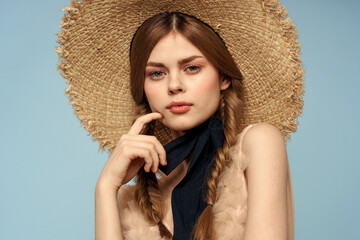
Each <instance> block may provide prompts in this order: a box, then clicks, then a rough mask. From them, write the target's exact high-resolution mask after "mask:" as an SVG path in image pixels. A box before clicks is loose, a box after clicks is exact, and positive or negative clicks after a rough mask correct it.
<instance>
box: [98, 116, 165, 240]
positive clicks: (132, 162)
mask: <svg viewBox="0 0 360 240" xmlns="http://www.w3.org/2000/svg"><path fill="white" fill-rule="evenodd" d="M160 118H162V115H161V114H159V113H149V114H146V115H143V116H141V117H139V118H137V119H136V121H135V123H134V124H133V125H132V127H131V128H130V130H129V132H128V133H127V134H123V135H122V136H121V138H120V140H119V142H118V143H117V145H116V147H115V149H114V150H113V151H112V153H111V155H110V157H109V159H108V161H107V162H106V164H105V166H104V168H103V170H102V171H101V174H100V176H99V179H98V182H97V184H96V189H95V239H96V240H120V239H123V238H122V233H121V225H120V216H119V207H118V205H117V204H118V202H117V195H118V191H119V189H120V187H121V186H122V185H123V184H125V183H127V182H128V181H129V180H131V179H132V178H133V177H134V176H135V175H136V173H137V172H138V171H139V169H140V168H141V167H144V170H145V171H146V172H150V171H153V172H154V173H156V172H157V171H158V166H159V164H162V165H166V153H165V149H164V147H163V146H162V145H161V143H160V142H159V141H158V140H157V139H156V137H154V136H147V135H141V134H140V132H141V130H142V129H143V126H144V125H145V124H147V123H149V122H150V121H152V120H155V119H160Z"/></svg>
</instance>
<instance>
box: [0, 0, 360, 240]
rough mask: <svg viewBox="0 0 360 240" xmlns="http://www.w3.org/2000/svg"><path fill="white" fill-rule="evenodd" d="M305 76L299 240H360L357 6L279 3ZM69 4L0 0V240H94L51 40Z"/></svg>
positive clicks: (88, 190)
mask: <svg viewBox="0 0 360 240" xmlns="http://www.w3.org/2000/svg"><path fill="white" fill-rule="evenodd" d="M282 2H283V3H284V4H285V6H286V7H287V9H288V11H289V15H290V17H291V18H292V19H293V21H294V22H295V23H296V25H297V29H298V31H299V34H300V35H299V36H300V38H299V39H300V42H301V44H302V56H301V57H302V60H303V62H304V67H305V69H306V75H305V77H306V78H305V88H306V93H305V96H304V99H305V105H304V111H303V115H302V116H301V117H299V119H298V120H299V122H300V124H299V126H298V131H297V132H296V133H294V134H292V141H291V142H289V143H288V148H287V149H288V156H289V161H290V166H291V173H292V181H293V188H294V198H295V225H296V226H295V227H296V229H295V235H296V236H295V237H296V239H297V240H302V239H306V240H312V239H314V240H318V239H327V240H338V239H349V240H351V239H353V240H358V239H360V231H359V225H360V217H359V216H360V207H359V205H360V204H359V202H360V199H359V196H360V190H359V189H360V187H359V184H360V177H359V170H360V161H359V160H360V157H359V154H358V151H359V145H360V141H359V134H360V127H359V125H358V124H359V118H360V81H359V80H360V79H359V78H360V74H359V67H360V64H359V57H360V54H359V53H360V48H359V43H360V27H359V26H360V24H359V23H360V14H359V8H360V1H357V0H343V1H338V0H336V1H335V0H301V1H299V0H297V1H295V0H292V1H291V0H286V1H282ZM68 3H69V2H68V0H56V1H49V0H33V1H25V0H17V1H3V0H1V4H0V8H1V14H0V23H1V30H0V80H1V84H0V98H1V100H0V111H1V113H0V114H1V117H0V127H1V131H0V134H1V135H0V150H1V151H0V239H3V240H7V239H16V240H20V239H21V240H22V239H24V240H25V239H34V240H35V239H36V240H42V239H44V240H45V239H46V240H48V239H51V240H56V239H59V240H64V239H69V240H70V239H74V240H75V239H76V240H79V239H94V188H95V184H96V182H97V179H98V176H99V174H100V172H101V170H102V167H103V166H104V164H105V162H106V161H107V158H108V154H107V153H101V152H99V151H98V146H99V145H98V143H97V142H92V140H91V138H90V137H89V136H87V134H86V132H85V130H84V129H83V128H82V127H81V124H80V121H79V120H78V119H77V118H76V117H75V115H74V114H73V110H72V107H71V105H70V104H69V103H68V102H67V98H66V97H65V96H64V91H65V88H66V84H65V80H64V79H63V78H61V76H60V74H59V72H58V71H57V69H56V64H57V62H58V56H57V53H56V52H55V51H54V48H55V46H56V45H57V44H56V39H57V38H56V36H55V34H56V33H57V32H58V31H59V22H60V20H61V18H62V16H63V12H62V11H60V9H61V8H63V7H65V6H67V5H68Z"/></svg>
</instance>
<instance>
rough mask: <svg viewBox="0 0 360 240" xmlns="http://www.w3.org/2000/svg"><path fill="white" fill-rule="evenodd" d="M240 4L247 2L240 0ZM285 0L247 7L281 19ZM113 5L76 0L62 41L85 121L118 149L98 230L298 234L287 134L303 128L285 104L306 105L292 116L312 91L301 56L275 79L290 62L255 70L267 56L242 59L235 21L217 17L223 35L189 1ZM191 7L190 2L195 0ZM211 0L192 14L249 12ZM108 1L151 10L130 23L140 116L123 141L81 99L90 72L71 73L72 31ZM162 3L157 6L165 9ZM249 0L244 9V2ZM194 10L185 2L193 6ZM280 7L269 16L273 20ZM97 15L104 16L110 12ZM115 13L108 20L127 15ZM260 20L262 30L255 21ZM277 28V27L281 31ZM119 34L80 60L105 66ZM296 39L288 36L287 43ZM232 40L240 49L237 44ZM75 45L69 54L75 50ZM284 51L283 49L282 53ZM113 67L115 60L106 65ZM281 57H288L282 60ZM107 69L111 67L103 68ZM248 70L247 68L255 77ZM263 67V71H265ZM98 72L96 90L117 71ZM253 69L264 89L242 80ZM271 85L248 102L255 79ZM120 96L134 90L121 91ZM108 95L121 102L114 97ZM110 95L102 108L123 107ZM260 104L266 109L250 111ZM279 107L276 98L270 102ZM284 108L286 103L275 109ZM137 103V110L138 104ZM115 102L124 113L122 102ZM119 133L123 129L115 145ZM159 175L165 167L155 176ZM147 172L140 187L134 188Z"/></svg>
mask: <svg viewBox="0 0 360 240" xmlns="http://www.w3.org/2000/svg"><path fill="white" fill-rule="evenodd" d="M165 2H166V1H165ZM165 2H163V3H162V4H163V5H161V3H156V4H158V6H161V7H162V8H164V4H165ZM234 3H236V1H234V2H231V4H234ZM274 3H276V2H274V1H264V2H263V6H261V5H260V4H258V3H255V2H254V1H250V0H249V1H244V5H246V4H249V5H247V6H246V7H244V9H246V10H251V9H255V10H256V11H257V12H258V13H260V14H258V15H257V16H256V17H261V16H264V12H265V13H267V14H268V15H269V16H270V15H271V13H272V12H274V11H275V10H276V11H278V12H277V14H278V17H279V18H280V19H282V18H283V17H284V13H283V12H281V10H283V9H281V6H280V7H279V6H278V5H276V4H274ZM107 4H108V3H103V4H102V5H96V4H95V3H86V2H85V3H84V4H81V3H76V2H73V8H68V9H67V10H68V12H69V16H70V17H69V18H68V19H67V16H65V18H64V20H65V21H64V23H63V31H64V32H63V35H60V44H62V45H63V48H59V50H58V52H59V53H60V55H61V56H62V57H63V59H62V60H63V62H62V64H61V65H60V68H61V70H62V71H63V74H64V77H65V78H67V79H68V80H69V81H70V87H69V89H68V94H69V95H70V96H71V97H72V98H71V100H72V103H73V105H74V108H75V110H76V111H77V114H78V116H79V118H80V119H81V120H82V121H84V122H85V123H86V124H85V127H86V128H87V130H88V131H89V132H91V133H92V134H93V136H94V137H95V138H96V139H98V140H100V143H101V145H102V146H104V147H108V149H109V150H110V151H111V155H110V158H109V160H108V161H107V163H106V165H105V166H104V169H103V170H102V172H101V174H100V177H99V179H98V183H97V187H96V195H95V196H96V200H95V201H96V206H95V207H96V209H95V211H96V216H95V218H96V219H95V221H96V225H95V228H96V239H122V238H124V239H145V238H146V239H162V238H167V239H170V238H172V239H190V238H195V239H265V238H266V239H293V203H292V189H291V178H290V173H289V171H288V169H289V167H288V160H287V156H286V147H285V142H284V137H283V136H287V134H286V133H288V132H289V130H293V131H294V130H295V129H294V126H293V128H291V124H289V123H288V122H286V120H284V118H283V114H284V112H286V111H285V109H281V107H280V108H279V105H281V104H283V105H285V106H286V108H287V109H286V110H287V112H286V114H288V115H287V117H288V118H289V116H291V115H292V116H291V117H294V114H296V113H299V112H297V111H294V110H293V109H292V110H290V113H289V109H290V107H289V99H290V100H291V101H292V104H293V105H295V106H296V107H297V108H299V106H302V102H301V101H299V100H298V99H295V98H296V97H297V96H299V95H301V94H302V91H301V90H302V88H301V86H300V87H299V84H300V85H301V82H296V83H295V84H294V79H295V81H300V80H301V77H302V72H301V68H300V67H299V65H296V66H293V67H292V69H291V71H294V69H295V70H297V72H296V73H294V72H291V76H289V77H288V76H285V77H282V78H281V79H280V78H276V77H275V78H274V79H273V80H272V81H271V80H268V79H269V78H272V77H273V76H271V73H275V74H278V73H279V72H280V73H281V74H284V75H286V74H288V71H287V70H283V69H281V68H279V67H277V68H276V66H274V65H275V64H273V62H272V60H271V58H268V59H266V60H259V61H258V62H261V61H265V62H267V64H265V65H263V66H261V67H254V66H253V65H256V64H254V63H252V64H247V65H244V68H241V64H239V61H240V62H241V61H242V60H244V59H242V58H239V57H238V55H237V51H234V48H232V46H236V44H235V45H231V43H234V39H235V40H238V41H240V42H241V40H242V38H240V36H241V34H239V33H237V32H235V33H234V32H231V29H230V27H231V25H228V28H225V30H223V29H222V28H221V27H222V26H221V25H217V27H220V29H218V31H220V32H221V33H222V35H221V36H222V37H223V39H224V41H225V43H224V41H223V40H222V38H221V37H220V36H219V35H218V34H217V33H216V31H214V27H211V26H209V25H207V24H206V23H204V22H202V21H201V20H199V19H198V18H196V17H193V16H191V14H190V15H187V14H184V13H180V12H177V10H178V9H182V8H180V6H183V4H184V3H183V1H182V2H181V3H180V2H179V3H176V2H175V3H174V2H171V4H172V5H169V6H167V7H165V8H166V9H165V11H164V10H163V9H162V8H160V7H159V8H157V7H156V6H153V5H154V4H155V3H153V2H151V1H149V2H147V3H142V5H141V4H140V3H138V2H136V1H134V2H130V3H126V4H122V3H112V4H113V5H112V6H111V7H109V6H108V5H107ZM156 4H155V5H156ZM188 4H189V6H188V7H189V9H191V7H190V5H191V4H192V3H188ZM207 4H208V5H210V7H207V6H205V5H204V6H202V8H200V7H199V6H198V8H199V9H198V10H196V11H194V12H193V15H196V14H198V16H201V17H202V18H203V19H206V17H204V16H202V13H201V12H202V11H204V12H206V11H205V10H208V11H210V13H207V14H208V16H207V18H208V19H213V18H214V17H215V15H214V14H219V12H220V13H221V11H223V12H224V13H232V14H233V15H234V16H238V15H239V12H236V11H235V12H231V10H229V9H230V8H228V7H229V6H226V4H229V3H228V2H227V3H226V2H223V3H219V2H211V3H207ZM212 4H213V5H214V4H215V5H216V6H215V7H214V6H213V5H212ZM217 4H219V5H217ZM165 5H166V4H165ZM99 6H103V9H106V10H105V11H104V13H106V14H108V16H118V15H116V13H115V12H116V11H119V9H122V10H124V7H127V8H128V9H131V10H130V11H131V12H134V13H141V14H140V15H142V14H143V15H145V16H144V17H146V16H148V18H146V19H145V20H146V21H144V22H143V23H142V24H141V26H140V27H139V26H137V23H136V20H134V19H131V18H130V20H128V21H129V24H130V25H131V26H133V25H135V26H137V27H138V29H136V33H135V31H133V34H132V35H131V44H130V67H131V69H130V85H131V87H130V89H131V94H132V97H133V99H134V102H135V105H136V114H137V115H136V116H135V117H134V123H133V124H132V125H131V126H130V129H129V130H128V132H123V133H122V134H120V135H118V134H113V135H114V136H113V138H112V139H111V137H109V136H105V134H104V133H103V132H102V131H96V130H95V128H94V126H96V123H95V121H91V120H89V118H88V119H86V117H83V115H82V113H81V112H82V110H83V107H84V105H83V104H82V103H80V99H81V96H79V95H81V94H79V91H78V90H74V88H73V87H76V82H75V81H76V80H75V79H76V78H80V77H79V76H77V77H74V76H71V77H70V75H71V74H73V73H74V71H71V70H70V72H71V73H69V66H70V65H71V63H70V62H71V60H73V59H75V58H71V57H69V55H71V53H69V52H70V51H69V50H71V49H74V50H75V49H77V48H76V47H69V46H70V44H69V46H66V44H67V43H70V42H71V41H68V39H69V37H70V35H71V34H72V33H76V32H78V31H79V29H90V28H89V25H88V24H87V23H86V21H88V20H89V19H91V18H88V19H87V18H86V17H85V16H86V14H88V13H91V10H92V9H95V10H99V9H101V8H100V7H99ZM139 6H140V7H139ZM137 8H139V9H137ZM155 9H156V12H158V14H155V15H154V11H153V10H155ZM214 9H217V10H216V11H214ZM219 9H220V10H219ZM239 9H240V10H239V11H240V12H241V8H239ZM95 10H94V11H95ZM175 10H176V11H175ZM200 10H202V11H200ZM184 11H186V10H183V11H182V12H184ZM229 11H230V12H229ZM95 12H96V11H95ZM95 12H93V14H95ZM144 12H145V13H146V14H144ZM242 13H243V12H242ZM117 14H119V12H118V13H117ZM227 15H228V14H226V15H222V17H223V18H225V19H226V20H225V22H226V21H227V23H231V21H229V20H230V19H233V18H232V17H233V16H227ZM134 16H136V14H134ZM269 16H266V17H265V18H268V19H271V17H269ZM127 17H129V16H128V15H127ZM241 17H244V18H245V19H246V17H249V18H248V19H247V21H248V22H251V20H253V19H256V18H253V19H251V18H250V17H252V16H251V15H250V14H248V15H247V14H244V13H243V14H242V15H241ZM272 17H273V16H272ZM98 19H99V21H100V19H103V18H100V17H99V18H98ZM110 19H111V18H109V19H107V21H113V22H112V23H115V22H116V21H117V20H110ZM272 20H273V19H272ZM91 21H94V20H93V19H91ZM239 21H240V20H239ZM242 21H244V20H242ZM94 22H95V21H94ZM259 22H264V21H261V20H260V21H259ZM108 23H109V22H108ZM97 24H98V26H101V27H104V28H106V26H108V25H109V24H104V23H96V24H95V25H97ZM282 24H283V25H282V26H281V27H284V26H286V22H285V21H284V22H283V23H282ZM82 25H85V26H86V27H82ZM79 26H80V28H78V29H77V27H79ZM289 26H290V25H289ZM291 26H292V25H291ZM242 27H244V25H242ZM239 29H241V28H239ZM251 29H252V31H254V30H257V28H256V24H254V26H252V27H251ZM259 29H261V27H259ZM269 29H271V28H269ZM272 30H273V29H272ZM276 30H278V29H275V30H273V31H274V32H276ZM67 31H69V32H67ZM101 31H103V34H105V35H106V34H108V33H107V31H106V29H102V30H101ZM223 31H225V32H223ZM226 31H229V32H231V33H226ZM252 31H247V32H246V31H244V32H243V34H250V33H251V32H252ZM292 31H294V30H292ZM120 32H122V33H124V32H126V30H123V29H121V30H120ZM131 32H132V30H130V31H128V34H130V33H131ZM290 32H291V31H289V32H288V33H290ZM90 35H91V34H90ZM114 35H115V36H118V35H116V34H114ZM270 35H271V34H270ZM77 36H78V37H79V39H76V40H77V42H79V41H81V40H82V39H81V37H82V36H83V34H79V33H77ZM115 36H111V37H110V36H108V37H107V38H103V37H101V36H100V35H99V36H98V38H93V36H92V37H91V38H90V39H91V41H93V42H96V43H93V44H95V45H96V48H91V47H90V48H89V49H95V52H91V51H90V50H89V53H90V54H87V55H89V56H84V55H83V54H82V55H81V59H85V60H80V61H83V62H87V60H89V61H90V59H92V58H98V59H101V60H98V61H96V63H97V64H99V63H100V62H102V63H103V62H104V61H106V59H107V58H108V54H109V52H110V51H105V50H104V51H102V49H104V48H105V49H107V48H110V49H112V51H114V50H115V49H117V48H114V45H111V44H110V46H111V47H109V45H108V44H105V43H107V42H111V41H110V40H109V39H112V40H115V39H116V38H114V37H115ZM263 37H264V38H265V40H264V42H266V43H267V45H266V47H263V48H262V49H259V52H261V51H263V50H264V49H266V50H272V51H274V50H273V49H272V48H269V46H272V45H273V46H274V48H275V49H276V50H277V51H279V52H282V51H283V50H284V49H282V48H281V47H279V45H280V44H279V43H278V42H272V39H271V38H269V39H267V38H266V36H263ZM122 38H126V37H122ZM231 38H232V39H231ZM249 38H250V37H249ZM104 39H105V40H104ZM243 39H246V38H243ZM61 40H64V41H61ZM280 40H282V39H280ZM292 40H294V39H292ZM295 40H296V38H295ZM97 41H98V42H97ZM280 43H281V41H280ZM228 44H229V45H228ZM248 44H249V43H247V42H242V43H241V45H242V46H245V47H246V48H243V51H244V52H246V51H249V50H251V46H249V45H248ZM296 44H297V42H296V41H295V43H294V42H293V43H292V45H291V46H292V47H293V46H295V47H296V46H297V45H296ZM89 45H91V44H89ZM227 46H228V47H227ZM289 46H290V45H289V44H288V46H287V47H289ZM228 48H229V49H232V52H231V53H230V51H229V50H228ZM66 50H68V51H67V52H66V54H67V55H66V54H65V53H64V52H65V51H66ZM235 50H238V49H235ZM285 52H286V51H285ZM105 53H106V54H105ZM290 53H291V52H290ZM252 54H254V55H256V51H253V52H250V53H248V56H247V57H248V59H247V60H249V58H250V57H249V56H250V55H252ZM296 54H298V53H295V54H294V53H292V55H291V54H289V53H288V56H286V57H285V59H290V61H289V60H288V62H287V63H283V64H284V65H285V66H287V64H289V63H290V62H291V60H293V59H294V58H296ZM275 55H276V54H275ZM73 56H75V55H73ZM78 56H80V55H78ZM256 56H257V57H259V56H263V57H264V56H267V57H268V56H271V57H273V56H274V54H273V53H270V54H268V55H266V54H263V55H262V53H260V54H257V55H256ZM291 57H292V58H293V59H291ZM297 57H298V56H297ZM278 59H280V57H277V59H275V60H278ZM296 60H299V59H296ZM110 62H111V61H110ZM300 63H301V62H300ZM88 64H89V63H86V64H84V65H83V66H86V65H88ZM104 64H105V65H106V62H105V63H104ZM277 64H279V65H282V64H281V63H280V62H277ZM80 65H81V64H80ZM123 65H124V63H123ZM98 66H100V69H101V65H98ZM239 66H240V69H239ZM269 66H270V68H269ZM70 68H71V67H70ZM274 68H276V69H274ZM290 68H291V67H290ZM107 69H109V68H107ZM103 70H104V69H103ZM240 71H243V72H244V77H243V76H242V74H241V73H240ZM256 71H261V73H260V74H258V73H256ZM277 71H279V72H277ZM79 72H81V71H79ZM249 72H250V73H249ZM251 72H253V74H255V75H256V74H258V78H261V79H262V80H264V81H263V82H262V80H261V79H260V80H259V79H257V78H256V77H254V76H252V73H251ZM266 74H269V75H266ZM281 74H280V75H281ZM94 75H95V76H92V77H91V78H93V79H95V80H87V83H88V84H89V85H90V87H89V86H86V87H85V88H87V89H90V90H91V89H94V88H95V86H94V85H93V86H92V87H91V85H92V84H94V83H97V82H99V81H100V82H101V80H104V79H107V78H111V77H114V76H115V74H110V73H108V72H105V73H104V72H103V75H105V76H102V77H101V76H100V77H99V76H98V75H97V74H96V72H94ZM246 77H248V78H249V79H251V77H252V78H253V81H254V83H255V84H254V85H255V86H253V87H254V88H252V89H250V90H249V89H247V87H249V86H250V85H249V84H245V83H243V81H245V80H246V79H247V78H246ZM85 78H86V77H85ZM287 78H288V80H284V82H285V81H291V82H292V83H291V84H292V86H293V87H292V89H291V90H290V92H291V91H292V95H290V98H289V95H288V96H286V94H285V93H286V92H289V91H288V90H289V86H288V84H284V83H283V84H279V82H282V81H283V80H282V79H287ZM265 79H266V81H265ZM289 79H291V80H289ZM78 82H81V81H78ZM118 82H119V80H118V81H117V82H115V81H110V83H111V84H114V85H111V84H110V85H106V84H103V85H101V86H102V87H109V88H110V93H116V89H122V91H123V90H124V89H126V87H124V86H116V85H117V84H118ZM123 82H124V81H123ZM256 83H257V84H258V85H257V86H256ZM88 84H87V85H88ZM261 84H269V86H268V87H267V88H266V87H265V88H266V91H264V92H262V93H263V95H264V94H268V96H267V97H265V98H264V97H263V96H259V99H257V98H256V99H249V98H248V99H247V98H246V95H247V93H246V91H247V90H249V91H253V92H256V91H258V89H256V88H263V87H264V86H262V85H261ZM296 86H298V88H297V89H296ZM285 88H287V89H285ZM78 89H80V88H78ZM95 89H96V88H95ZM111 89H112V90H111ZM294 89H295V90H296V91H294ZM268 91H270V94H269V92H268ZM271 91H272V92H271ZM284 91H285V92H284ZM84 92H88V91H86V90H85V91H84ZM96 92H100V93H98V95H99V96H104V92H106V91H104V90H102V89H100V90H97V91H95V92H91V95H96V94H97V93H96ZM294 92H295V94H294ZM110 93H106V94H110ZM117 93H118V94H120V95H126V94H124V93H123V92H121V90H119V91H118V92H117ZM258 93H259V92H258ZM88 95H89V94H87V96H88ZM281 95H283V96H284V95H285V97H281ZM83 96H85V95H83ZM253 96H256V95H253ZM108 98H109V99H110V96H109V97H108ZM98 99H99V98H98ZM109 99H108V102H107V104H106V105H105V106H104V105H102V106H101V107H102V108H108V107H114V106H112V105H111V103H110V102H111V101H110V100H109ZM284 99H286V100H284ZM112 100H113V102H117V101H119V99H117V101H116V95H115V97H112ZM259 100H260V101H259ZM261 100H263V101H266V103H265V104H264V103H263V102H261ZM86 102H88V101H86ZM269 102H270V104H269ZM251 104H255V105H257V107H255V108H251ZM271 104H273V105H274V106H272V107H271ZM80 105H81V106H80ZM85 105H87V107H88V108H91V107H92V106H91V105H88V103H87V104H85ZM100 105H101V104H99V106H100ZM277 107H278V108H279V109H276V108H277ZM127 108H128V109H131V108H132V106H131V107H127ZM256 108H257V109H264V108H265V109H266V110H267V111H268V113H267V114H265V112H264V110H259V111H258V112H256V113H255V114H254V113H253V112H252V111H254V109H256ZM124 109H125V108H122V110H124ZM246 109H250V110H251V111H249V110H248V111H246ZM300 109H301V107H300ZM275 110H276V111H277V112H275ZM108 111H110V112H117V111H118V109H116V108H114V109H112V110H108ZM261 111H263V112H261ZM95 112H96V111H95ZM83 113H84V112H83ZM257 114H259V115H260V117H259V116H257V119H256V117H255V118H254V117H253V116H252V115H257ZM276 114H277V115H278V116H277V117H276ZM108 115H110V114H108ZM112 115H113V116H114V114H112ZM274 116H275V117H274ZM101 117H102V116H101V114H98V115H97V117H95V118H97V121H98V118H101ZM250 119H252V120H250ZM255 119H256V120H255ZM274 119H276V120H274ZM98 122H99V121H98ZM100 122H101V121H100ZM258 122H265V123H261V124H260V123H258ZM266 122H268V123H272V124H268V123H266ZM256 123H257V124H256ZM102 124H103V125H107V124H108V125H111V119H110V118H105V119H104V120H102ZM276 125H280V126H276ZM279 129H280V130H283V132H281V131H279ZM284 132H285V134H284ZM282 133H283V134H282ZM120 136H121V137H120ZM115 137H118V139H119V138H120V140H118V141H116V143H115V142H114V138H115ZM163 144H166V145H165V146H163ZM159 169H160V170H161V171H159ZM156 173H160V175H157V176H156V175H155V174H156ZM136 174H137V175H138V178H137V182H136V185H135V186H124V184H125V183H127V182H128V181H129V180H131V179H132V178H133V177H134V176H135V175H136Z"/></svg>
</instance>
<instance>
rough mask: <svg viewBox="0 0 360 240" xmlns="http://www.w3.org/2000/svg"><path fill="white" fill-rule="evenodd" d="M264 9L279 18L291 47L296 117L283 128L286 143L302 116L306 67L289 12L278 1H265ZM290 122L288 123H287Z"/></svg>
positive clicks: (292, 97)
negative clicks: (301, 57)
mask: <svg viewBox="0 0 360 240" xmlns="http://www.w3.org/2000/svg"><path fill="white" fill-rule="evenodd" d="M262 6H263V9H264V10H265V12H267V13H269V14H272V15H274V16H275V18H277V19H278V20H279V22H280V24H281V26H282V28H283V30H284V34H283V36H284V37H285V39H286V41H287V43H288V44H289V45H290V46H289V47H290V55H291V61H292V63H293V64H292V66H291V69H292V70H293V73H294V77H295V79H294V80H295V89H294V92H293V94H292V96H291V101H292V103H293V104H291V106H293V109H292V110H293V113H294V115H293V116H292V117H290V119H289V120H290V123H289V124H286V125H285V126H281V127H282V129H280V131H281V132H282V133H283V135H284V137H285V141H291V136H290V133H293V132H296V130H297V125H298V124H299V122H298V121H297V118H298V117H299V116H301V115H302V108H303V105H304V100H303V96H304V92H305V89H304V81H303V79H304V73H305V70H304V67H303V63H302V61H301V59H300V54H301V45H300V43H299V41H298V32H297V29H296V25H295V24H294V23H293V22H292V20H291V18H290V17H288V16H287V15H288V12H287V10H286V9H285V6H284V5H282V4H280V2H279V1H278V0H263V2H262ZM287 122H288V121H287Z"/></svg>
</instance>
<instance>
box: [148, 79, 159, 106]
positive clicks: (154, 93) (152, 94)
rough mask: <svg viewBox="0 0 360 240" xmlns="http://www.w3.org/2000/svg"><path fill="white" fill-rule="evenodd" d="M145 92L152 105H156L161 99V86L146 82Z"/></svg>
mask: <svg viewBox="0 0 360 240" xmlns="http://www.w3.org/2000/svg"><path fill="white" fill-rule="evenodd" d="M144 92H145V95H146V99H147V100H148V103H149V104H150V106H154V105H156V103H157V102H159V100H160V96H161V95H160V94H159V88H158V87H156V86H153V85H151V84H146V83H145V84H144Z"/></svg>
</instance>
